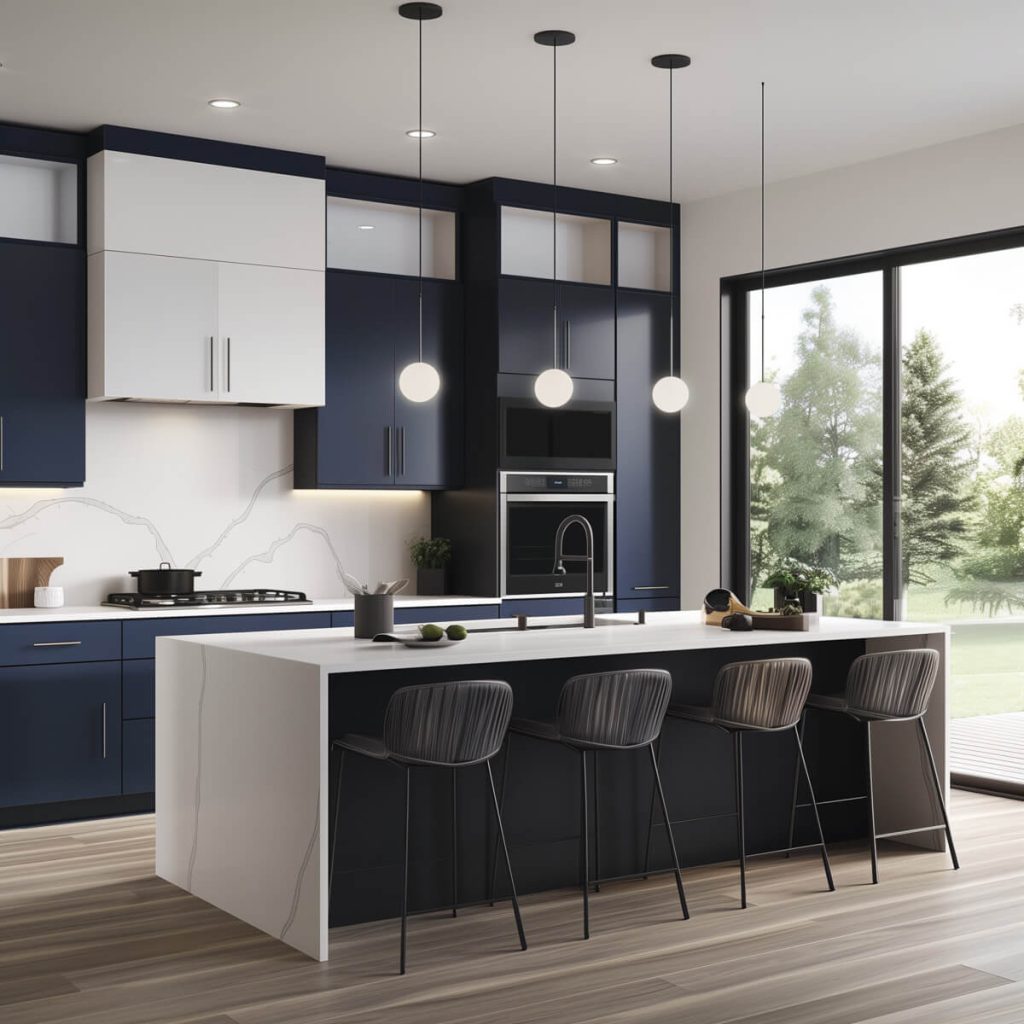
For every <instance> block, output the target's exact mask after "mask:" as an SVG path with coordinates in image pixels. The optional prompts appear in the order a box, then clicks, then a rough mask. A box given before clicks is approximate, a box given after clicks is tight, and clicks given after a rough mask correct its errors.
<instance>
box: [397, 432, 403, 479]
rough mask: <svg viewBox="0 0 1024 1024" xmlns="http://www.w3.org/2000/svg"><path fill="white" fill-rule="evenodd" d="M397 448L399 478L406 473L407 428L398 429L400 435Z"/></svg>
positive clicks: (398, 435)
mask: <svg viewBox="0 0 1024 1024" xmlns="http://www.w3.org/2000/svg"><path fill="white" fill-rule="evenodd" d="M395 447H396V448H397V449H398V473H397V475H398V476H401V475H402V474H403V473H404V472H405V427H399V428H398V434H397V438H396V442H395Z"/></svg>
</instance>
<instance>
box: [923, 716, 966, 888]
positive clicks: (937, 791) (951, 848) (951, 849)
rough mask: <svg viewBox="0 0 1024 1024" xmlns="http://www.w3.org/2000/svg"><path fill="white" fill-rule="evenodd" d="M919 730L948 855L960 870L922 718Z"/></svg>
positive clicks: (937, 774) (937, 772)
mask: <svg viewBox="0 0 1024 1024" xmlns="http://www.w3.org/2000/svg"><path fill="white" fill-rule="evenodd" d="M917 724H918V727H919V728H920V731H921V739H923V740H924V749H925V750H926V751H927V752H928V767H929V768H931V770H932V782H934V783H935V795H936V796H937V797H938V798H939V809H940V810H941V811H942V824H943V825H945V826H946V842H947V843H949V856H950V857H951V858H952V860H953V870H954V871H959V870H960V861H959V859H958V858H957V855H956V847H955V846H954V845H953V832H952V829H950V827H949V815H948V814H947V813H946V801H945V798H944V796H943V793H942V782H941V781H940V779H939V770H938V768H936V767H935V755H934V754H933V753H932V744H931V740H929V739H928V730H927V729H926V728H925V727H924V718H923V717H922V718H919V719H918V720H917Z"/></svg>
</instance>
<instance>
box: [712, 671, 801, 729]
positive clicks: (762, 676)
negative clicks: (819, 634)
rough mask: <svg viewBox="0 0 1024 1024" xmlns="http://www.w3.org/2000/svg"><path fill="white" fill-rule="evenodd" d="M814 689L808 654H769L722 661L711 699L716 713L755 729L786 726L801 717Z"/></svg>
mask: <svg viewBox="0 0 1024 1024" xmlns="http://www.w3.org/2000/svg"><path fill="white" fill-rule="evenodd" d="M810 692H811V663H810V662H809V661H808V660H807V659H806V658H768V659H766V660H764V661H737V662H733V663H732V664H729V665H723V666H722V667H721V668H720V669H719V670H718V675H717V676H716V678H715V689H714V694H713V696H712V698H711V703H712V705H713V707H714V712H715V717H716V718H720V719H722V720H724V721H726V722H735V723H737V724H738V725H746V726H749V727H750V728H752V729H787V728H790V727H791V726H794V725H796V723H797V722H799V721H800V715H801V714H802V712H803V710H804V704H805V703H806V702H807V695H808V694H809V693H810Z"/></svg>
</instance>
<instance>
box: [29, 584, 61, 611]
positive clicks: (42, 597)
mask: <svg viewBox="0 0 1024 1024" xmlns="http://www.w3.org/2000/svg"><path fill="white" fill-rule="evenodd" d="M35 606H36V607H37V608H63V607H64V588H63V587H36V589H35Z"/></svg>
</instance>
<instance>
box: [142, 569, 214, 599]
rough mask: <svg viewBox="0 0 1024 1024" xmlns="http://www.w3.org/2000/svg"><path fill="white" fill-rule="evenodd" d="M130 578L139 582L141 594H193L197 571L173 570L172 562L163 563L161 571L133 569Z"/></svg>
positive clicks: (198, 573)
mask: <svg viewBox="0 0 1024 1024" xmlns="http://www.w3.org/2000/svg"><path fill="white" fill-rule="evenodd" d="M128 575H129V576H132V577H134V578H135V579H136V580H138V590H139V593H140V594H191V593H192V592H193V591H194V590H195V585H196V584H195V581H196V577H197V576H202V575H203V574H202V573H201V572H197V571H196V570H195V569H172V568H171V563H170V562H161V563H160V568H159V569H133V570H132V571H131V572H130V573H128Z"/></svg>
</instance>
